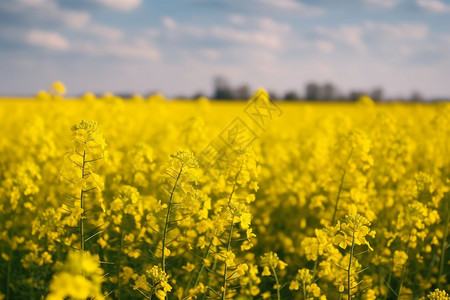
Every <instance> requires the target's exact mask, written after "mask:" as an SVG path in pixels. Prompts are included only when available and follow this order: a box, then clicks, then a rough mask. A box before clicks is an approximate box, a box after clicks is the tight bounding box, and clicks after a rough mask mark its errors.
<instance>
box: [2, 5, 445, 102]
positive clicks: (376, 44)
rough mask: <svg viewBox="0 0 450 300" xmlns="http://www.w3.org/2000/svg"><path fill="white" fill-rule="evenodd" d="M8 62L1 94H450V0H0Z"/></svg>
mask: <svg viewBox="0 0 450 300" xmlns="http://www.w3.org/2000/svg"><path fill="white" fill-rule="evenodd" d="M0 68H1V72H0V94H28V93H35V92H36V91H38V90H40V89H46V88H48V86H49V85H50V83H51V82H52V81H54V80H62V81H63V82H64V83H65V84H66V86H67V88H68V92H69V93H70V94H77V93H82V92H85V91H94V92H99V93H101V92H106V91H110V92H138V93H147V92H149V91H156V90H159V91H162V92H163V93H165V94H166V95H168V96H174V95H178V94H188V95H189V94H192V93H195V92H204V93H211V91H212V89H213V84H212V82H213V81H212V79H213V77H214V76H217V75H223V76H225V77H227V78H228V79H229V81H230V82H231V84H232V85H239V84H242V83H246V84H249V85H250V86H251V87H252V89H255V88H257V87H265V88H267V89H271V90H274V91H276V92H278V93H282V92H284V91H286V90H292V89H293V90H297V91H299V92H302V91H303V86H304V85H305V83H306V82H308V81H310V80H314V81H317V82H319V83H324V82H327V81H331V82H333V83H334V84H336V85H337V86H339V87H340V88H341V89H342V90H343V91H348V90H350V89H352V88H361V89H370V88H373V87H377V86H380V87H383V88H384V90H385V92H386V94H388V95H390V96H408V95H410V93H411V91H413V90H418V91H421V92H422V94H424V95H425V96H427V97H442V96H450V84H449V79H450V0H165V1H163V0H0Z"/></svg>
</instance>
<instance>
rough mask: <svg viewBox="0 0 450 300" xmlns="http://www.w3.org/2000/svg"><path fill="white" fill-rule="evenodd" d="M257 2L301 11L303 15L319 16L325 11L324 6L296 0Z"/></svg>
mask: <svg viewBox="0 0 450 300" xmlns="http://www.w3.org/2000/svg"><path fill="white" fill-rule="evenodd" d="M256 2H258V4H261V3H263V4H266V5H267V6H271V7H273V8H277V9H282V10H286V11H289V12H294V13H300V14H303V15H310V16H317V15H321V14H323V13H324V10H323V9H322V8H319V7H316V6H312V5H307V4H304V3H301V2H299V1H296V0H259V1H256Z"/></svg>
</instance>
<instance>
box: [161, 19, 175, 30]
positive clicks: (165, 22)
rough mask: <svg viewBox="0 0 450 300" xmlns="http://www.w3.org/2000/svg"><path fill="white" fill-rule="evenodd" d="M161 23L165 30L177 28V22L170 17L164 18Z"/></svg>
mask: <svg viewBox="0 0 450 300" xmlns="http://www.w3.org/2000/svg"><path fill="white" fill-rule="evenodd" d="M162 23H163V25H164V27H166V28H167V29H175V27H177V22H176V21H175V20H174V19H172V18H170V17H164V18H163V19H162Z"/></svg>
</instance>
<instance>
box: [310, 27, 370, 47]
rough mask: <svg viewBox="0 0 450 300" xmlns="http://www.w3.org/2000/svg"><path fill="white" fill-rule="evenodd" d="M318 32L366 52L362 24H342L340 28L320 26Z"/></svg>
mask: <svg viewBox="0 0 450 300" xmlns="http://www.w3.org/2000/svg"><path fill="white" fill-rule="evenodd" d="M316 32H317V33H318V34H319V35H320V36H323V37H327V38H329V39H331V40H334V41H335V42H337V43H342V44H345V45H347V46H350V47H352V48H354V49H355V50H357V51H358V52H366V51H367V46H366V44H365V42H364V40H363V33H364V31H363V28H361V27H360V26H340V27H338V28H327V27H318V28H317V29H316Z"/></svg>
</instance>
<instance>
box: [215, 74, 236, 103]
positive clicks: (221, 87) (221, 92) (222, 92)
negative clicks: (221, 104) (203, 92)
mask: <svg viewBox="0 0 450 300" xmlns="http://www.w3.org/2000/svg"><path fill="white" fill-rule="evenodd" d="M213 98H214V99H233V98H234V95H233V90H232V89H231V86H230V84H229V82H228V80H227V79H226V78H224V77H222V76H218V77H216V78H215V79H214V96H213Z"/></svg>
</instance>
